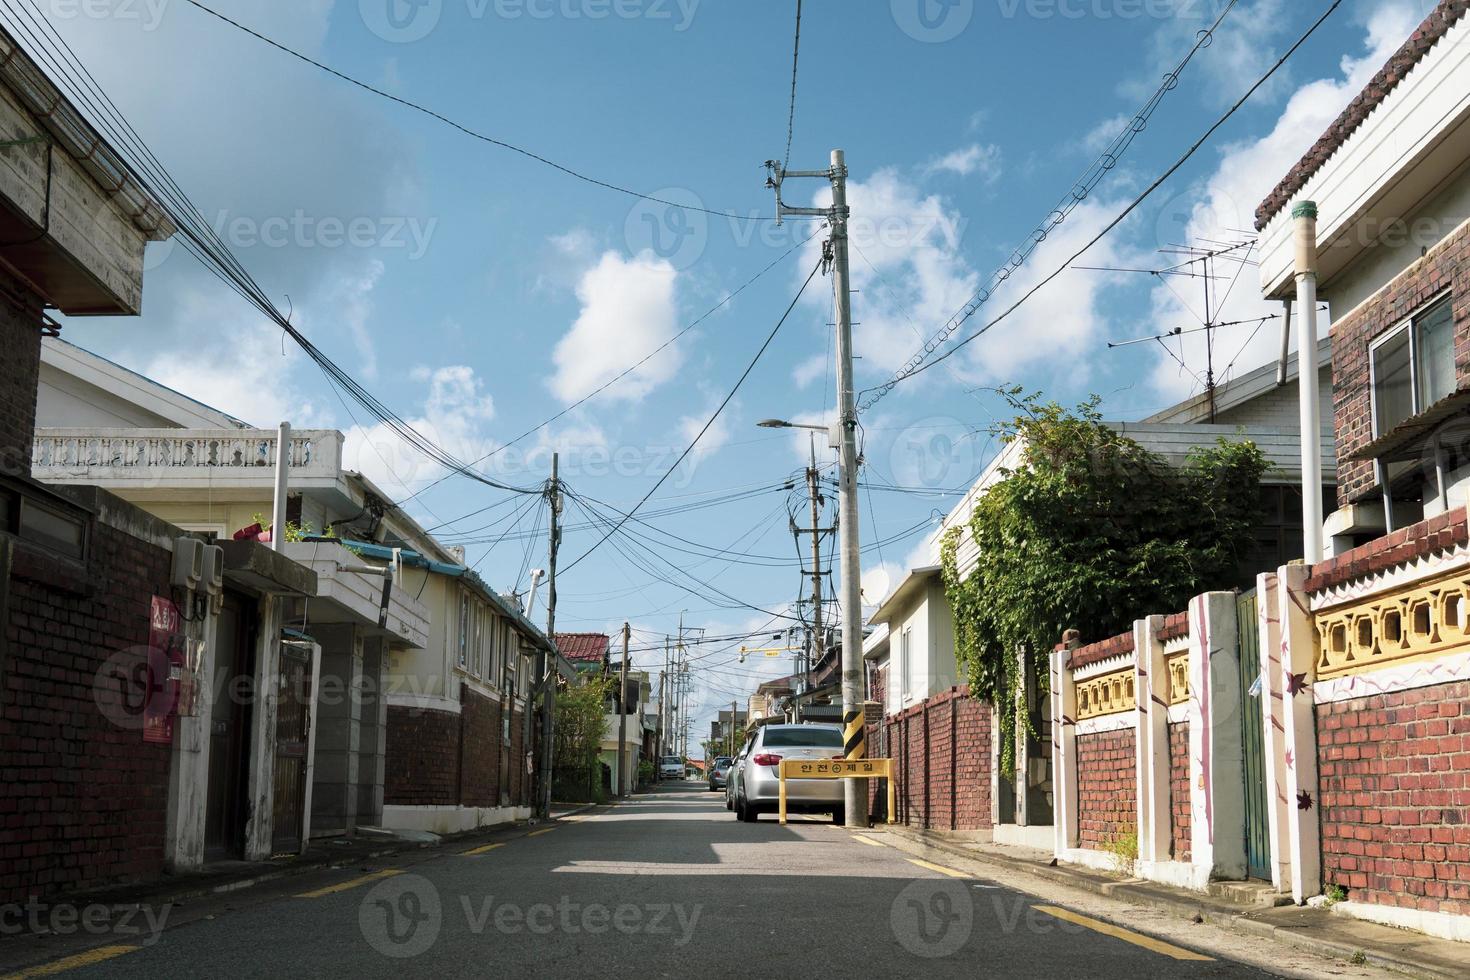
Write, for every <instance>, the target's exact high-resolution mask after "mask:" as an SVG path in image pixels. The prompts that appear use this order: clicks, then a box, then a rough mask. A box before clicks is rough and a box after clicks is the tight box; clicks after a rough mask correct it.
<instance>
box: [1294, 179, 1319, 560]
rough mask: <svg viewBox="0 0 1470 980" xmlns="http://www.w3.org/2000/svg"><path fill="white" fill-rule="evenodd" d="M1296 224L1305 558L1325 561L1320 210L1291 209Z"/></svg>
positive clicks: (1306, 204)
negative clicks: (1319, 360) (1319, 366)
mask: <svg viewBox="0 0 1470 980" xmlns="http://www.w3.org/2000/svg"><path fill="white" fill-rule="evenodd" d="M1291 217H1292V220H1293V221H1294V222H1295V242H1296V305H1297V311H1296V312H1297V341H1296V351H1297V355H1296V362H1297V372H1296V375H1297V392H1298V394H1299V396H1300V397H1299V399H1298V400H1299V402H1300V409H1301V441H1302V555H1303V557H1304V558H1305V559H1306V561H1307V563H1308V564H1309V565H1310V564H1315V563H1317V562H1319V561H1321V560H1322V417H1321V416H1322V408H1321V403H1320V402H1319V400H1318V392H1317V205H1316V204H1315V203H1313V202H1312V201H1302V202H1301V203H1300V204H1298V205H1297V206H1296V207H1294V208H1292V209H1291Z"/></svg>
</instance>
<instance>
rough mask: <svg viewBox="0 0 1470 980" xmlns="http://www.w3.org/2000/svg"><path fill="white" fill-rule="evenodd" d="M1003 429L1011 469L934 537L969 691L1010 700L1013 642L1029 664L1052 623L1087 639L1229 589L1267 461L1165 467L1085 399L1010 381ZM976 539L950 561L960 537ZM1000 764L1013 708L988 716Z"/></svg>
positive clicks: (1242, 445)
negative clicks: (1012, 455) (1072, 403)
mask: <svg viewBox="0 0 1470 980" xmlns="http://www.w3.org/2000/svg"><path fill="white" fill-rule="evenodd" d="M1002 393H1003V394H1005V395H1006V396H1007V398H1008V399H1009V400H1010V402H1011V405H1012V406H1013V408H1014V409H1015V410H1016V412H1017V414H1016V417H1015V418H1014V419H1012V420H1011V421H1009V422H1008V423H1005V424H1003V425H1002V431H1001V435H1002V438H1003V440H1004V441H1005V442H1006V443H1013V442H1018V441H1019V442H1020V445H1021V448H1020V452H1019V457H1018V460H1017V463H1016V465H1015V466H1014V468H1012V469H1008V470H1005V471H1003V472H1002V474H1001V476H1002V479H1001V480H1000V481H999V482H997V483H995V484H994V485H992V486H991V487H989V488H988V489H987V490H986V491H985V492H984V493H983V494H981V495H980V497H979V498H978V499H977V500H976V502H975V506H974V511H973V512H972V514H971V517H970V520H969V523H968V524H967V525H965V526H962V527H955V528H951V529H950V531H949V532H948V534H947V535H946V536H945V538H944V539H943V541H942V542H941V547H940V558H941V564H942V568H943V581H944V586H945V593H946V595H947V597H948V599H949V602H950V605H951V608H952V609H953V612H954V626H955V653H956V656H957V658H958V660H959V665H960V668H961V671H962V673H963V675H964V677H965V679H966V680H967V681H968V683H969V685H970V693H971V695H972V696H974V697H977V698H981V699H984V700H988V701H991V702H992V703H994V704H996V705H1012V704H1014V703H1015V699H1016V693H1017V692H1018V691H1020V690H1023V685H1024V681H1025V678H1024V677H1023V676H1022V668H1021V658H1020V651H1021V650H1022V649H1025V650H1029V651H1033V654H1032V658H1031V659H1032V663H1033V667H1032V669H1033V670H1034V671H1035V672H1036V674H1037V683H1038V687H1039V688H1040V690H1041V693H1042V694H1043V696H1044V695H1045V691H1046V687H1047V675H1048V671H1046V670H1044V669H1038V668H1039V667H1040V665H1041V664H1042V663H1044V662H1045V657H1046V655H1047V654H1048V653H1049V652H1050V651H1051V649H1052V647H1053V645H1054V644H1055V643H1056V642H1057V641H1058V640H1059V639H1060V638H1061V635H1062V633H1063V631H1064V630H1067V629H1073V628H1075V629H1077V630H1079V631H1080V632H1081V634H1082V636H1084V637H1087V638H1089V639H1103V638H1106V637H1109V636H1114V635H1116V634H1118V633H1121V632H1123V631H1124V630H1126V629H1127V628H1128V627H1129V626H1130V625H1131V624H1132V622H1133V620H1134V619H1135V618H1136V617H1138V616H1141V615H1145V614H1147V613H1152V612H1164V611H1173V610H1177V609H1182V608H1184V605H1185V603H1187V602H1188V600H1189V598H1190V597H1191V596H1194V595H1196V594H1198V593H1200V592H1203V591H1207V590H1209V589H1214V588H1229V587H1232V586H1233V585H1234V584H1235V582H1236V580H1237V578H1238V575H1239V570H1238V567H1237V564H1238V561H1239V558H1240V556H1241V554H1242V553H1243V551H1244V549H1245V547H1247V546H1248V544H1249V541H1250V530H1251V526H1252V524H1253V522H1254V520H1255V518H1256V516H1257V513H1258V511H1259V506H1260V494H1261V491H1260V480H1261V475H1262V474H1263V473H1264V472H1265V470H1266V465H1267V464H1266V461H1265V457H1264V456H1263V455H1262V454H1261V451H1260V450H1259V449H1258V448H1257V447H1256V446H1255V444H1253V443H1251V442H1248V441H1245V442H1234V443H1232V442H1228V441H1226V440H1224V439H1221V440H1219V441H1218V442H1217V444H1216V445H1214V446H1211V447H1208V448H1205V449H1198V450H1195V451H1193V452H1191V453H1190V454H1189V457H1188V459H1187V460H1186V461H1185V462H1184V465H1183V466H1180V467H1170V466H1168V465H1167V464H1166V463H1165V461H1164V460H1163V459H1162V458H1161V457H1159V456H1157V455H1155V454H1153V453H1151V452H1149V451H1148V450H1146V449H1144V448H1143V447H1142V446H1140V445H1139V444H1138V443H1137V442H1135V441H1134V440H1132V439H1129V438H1127V437H1126V436H1123V435H1121V434H1119V433H1118V432H1117V431H1115V430H1114V429H1112V428H1110V427H1109V426H1107V425H1106V424H1104V423H1103V421H1102V417H1101V414H1100V413H1099V412H1098V410H1097V406H1098V399H1097V397H1096V396H1094V397H1093V398H1091V399H1090V400H1088V401H1086V402H1084V403H1083V404H1081V405H1079V406H1078V407H1077V408H1076V409H1073V410H1068V409H1066V408H1063V407H1062V406H1060V405H1058V404H1057V403H1055V402H1042V401H1041V400H1040V398H1039V396H1037V395H1034V394H1032V395H1023V394H1022V392H1021V389H1019V388H1009V389H1004V390H1003V391H1002ZM966 535H968V536H969V538H970V540H971V541H973V543H974V544H975V545H976V546H977V547H978V549H979V553H980V556H981V558H980V560H979V561H978V563H976V566H975V567H974V568H973V569H963V570H962V569H961V568H960V567H959V549H960V545H961V544H962V543H963V542H964V536H966ZM996 719H997V727H998V729H999V732H1000V735H999V737H1000V738H1001V739H1002V742H1001V767H1002V771H1003V772H1004V773H1005V774H1006V775H1007V776H1009V775H1012V774H1013V773H1014V771H1015V757H1016V756H1015V741H1016V712H1014V711H1012V710H1000V711H997V712H996Z"/></svg>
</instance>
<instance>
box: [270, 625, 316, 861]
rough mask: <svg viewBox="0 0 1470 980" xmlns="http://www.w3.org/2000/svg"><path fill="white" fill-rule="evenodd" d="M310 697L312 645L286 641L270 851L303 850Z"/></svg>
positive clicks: (278, 711)
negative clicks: (302, 831) (302, 832)
mask: <svg viewBox="0 0 1470 980" xmlns="http://www.w3.org/2000/svg"><path fill="white" fill-rule="evenodd" d="M311 699H312V691H311V646H310V645H309V644H306V643H294V642H284V643H282V644H281V676H280V688H279V697H278V699H277V701H276V765H275V793H274V804H275V805H274V807H273V813H272V818H273V819H272V823H271V851H272V852H273V853H275V854H291V853H295V852H298V851H300V850H301V843H302V842H301V828H302V821H303V818H304V816H305V809H306V749H307V740H308V739H309V738H310V737H311Z"/></svg>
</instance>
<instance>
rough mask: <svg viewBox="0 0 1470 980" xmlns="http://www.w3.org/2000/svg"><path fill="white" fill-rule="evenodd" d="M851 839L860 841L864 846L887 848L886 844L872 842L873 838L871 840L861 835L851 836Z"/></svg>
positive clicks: (876, 841) (879, 841) (877, 841)
mask: <svg viewBox="0 0 1470 980" xmlns="http://www.w3.org/2000/svg"><path fill="white" fill-rule="evenodd" d="M852 839H853V840H860V841H862V842H863V843H864V844H871V845H872V846H874V847H887V846H888V845H887V844H885V843H883V842H882V841H881V840H873V838H871V837H864V836H863V835H862V834H853V835H852Z"/></svg>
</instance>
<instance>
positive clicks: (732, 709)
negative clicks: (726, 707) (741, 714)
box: [725, 701, 735, 759]
mask: <svg viewBox="0 0 1470 980" xmlns="http://www.w3.org/2000/svg"><path fill="white" fill-rule="evenodd" d="M729 735H730V738H729V742H730V747H729V748H728V749H726V750H725V754H726V755H728V756H730V757H731V758H732V759H733V758H734V757H735V702H734V701H731V702H730V729H729Z"/></svg>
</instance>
